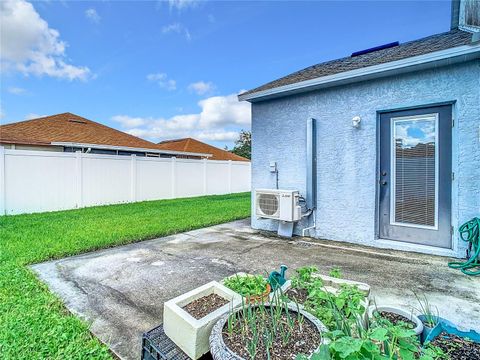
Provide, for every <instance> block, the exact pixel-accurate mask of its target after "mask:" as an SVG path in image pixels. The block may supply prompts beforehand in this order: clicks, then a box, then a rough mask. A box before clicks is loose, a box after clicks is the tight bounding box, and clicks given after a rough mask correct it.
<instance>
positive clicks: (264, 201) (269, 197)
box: [258, 194, 278, 216]
mask: <svg viewBox="0 0 480 360" xmlns="http://www.w3.org/2000/svg"><path fill="white" fill-rule="evenodd" d="M258 208H259V209H260V211H261V212H262V213H263V214H265V215H268V216H273V215H275V214H276V213H277V211H278V195H274V194H259V195H258Z"/></svg>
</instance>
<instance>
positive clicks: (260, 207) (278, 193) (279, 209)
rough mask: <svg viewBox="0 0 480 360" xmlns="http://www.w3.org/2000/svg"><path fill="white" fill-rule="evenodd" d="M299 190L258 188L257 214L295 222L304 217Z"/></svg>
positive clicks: (256, 195)
mask: <svg viewBox="0 0 480 360" xmlns="http://www.w3.org/2000/svg"><path fill="white" fill-rule="evenodd" d="M299 199H300V194H299V192H298V191H297V190H277V189H257V190H255V216H257V217H258V218H266V219H275V220H280V221H288V222H295V221H299V220H300V219H301V217H302V209H301V207H300V205H299Z"/></svg>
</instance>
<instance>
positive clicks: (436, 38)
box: [240, 29, 472, 96]
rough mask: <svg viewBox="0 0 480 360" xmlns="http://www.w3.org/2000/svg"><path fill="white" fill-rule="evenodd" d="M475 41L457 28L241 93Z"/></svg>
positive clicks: (324, 65)
mask: <svg viewBox="0 0 480 360" xmlns="http://www.w3.org/2000/svg"><path fill="white" fill-rule="evenodd" d="M471 41H472V34H471V33H469V32H465V31H462V30H459V29H454V30H451V31H449V32H445V33H442V34H436V35H432V36H428V37H426V38H423V39H419V40H415V41H409V42H406V43H403V44H400V45H399V46H395V47H390V48H387V49H383V50H378V51H374V52H371V53H367V54H364V55H359V56H354V57H350V56H349V57H344V58H341V59H337V60H332V61H327V62H324V63H320V64H317V65H313V66H309V67H307V68H305V69H303V70H300V71H296V72H294V73H292V74H290V75H287V76H284V77H282V78H280V79H277V80H274V81H271V82H269V83H267V84H264V85H262V86H259V87H257V88H254V89H252V90H249V91H247V92H244V93H242V94H240V96H244V95H249V94H253V93H256V92H260V91H264V90H270V89H274V88H277V87H280V86H284V85H290V84H295V83H298V82H301V81H306V80H312V79H315V78H319V77H323V76H328V75H334V74H339V73H342V72H346V71H350V70H356V69H360V68H364V67H368V66H373V65H379V64H384V63H388V62H391V61H396V60H402V59H406V58H409V57H413V56H418V55H424V54H428V53H431V52H435V51H440V50H446V49H450V48H454V47H457V46H462V45H467V44H470V43H471Z"/></svg>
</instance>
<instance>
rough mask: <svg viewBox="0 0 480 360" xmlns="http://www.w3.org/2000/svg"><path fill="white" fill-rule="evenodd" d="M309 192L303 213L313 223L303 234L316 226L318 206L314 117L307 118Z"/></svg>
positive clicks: (315, 126)
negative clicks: (305, 209)
mask: <svg viewBox="0 0 480 360" xmlns="http://www.w3.org/2000/svg"><path fill="white" fill-rule="evenodd" d="M306 182H307V189H306V190H307V193H306V199H305V201H306V206H307V211H306V212H305V213H304V214H303V215H302V217H303V218H306V219H307V221H308V223H310V220H309V219H310V216H311V218H312V225H311V226H309V227H306V228H304V229H302V236H305V233H306V232H307V231H309V230H311V229H315V227H316V216H315V215H316V214H315V210H316V207H317V122H316V120H315V119H314V118H310V119H308V120H307V179H306Z"/></svg>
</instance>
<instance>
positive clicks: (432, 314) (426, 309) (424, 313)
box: [413, 293, 454, 343]
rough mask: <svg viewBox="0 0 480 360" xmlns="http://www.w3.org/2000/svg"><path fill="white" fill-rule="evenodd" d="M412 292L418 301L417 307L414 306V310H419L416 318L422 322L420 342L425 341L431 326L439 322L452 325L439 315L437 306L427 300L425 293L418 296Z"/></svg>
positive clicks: (431, 328)
mask: <svg viewBox="0 0 480 360" xmlns="http://www.w3.org/2000/svg"><path fill="white" fill-rule="evenodd" d="M413 294H414V295H415V298H416V299H417V302H418V308H415V310H417V311H418V312H419V314H420V315H418V318H419V319H420V321H421V322H422V323H423V331H422V335H421V341H422V343H424V342H425V340H426V339H427V337H428V336H429V335H430V333H431V332H432V330H433V328H434V327H435V326H437V325H438V324H439V323H440V322H442V323H444V324H447V325H449V326H454V325H453V324H452V323H451V322H450V321H448V320H446V319H444V318H442V317H440V315H439V311H438V308H437V307H436V306H434V305H432V304H431V303H430V301H428V299H427V297H426V296H425V294H424V295H423V296H418V295H417V294H416V293H413Z"/></svg>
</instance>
